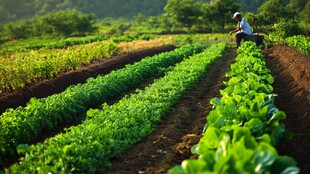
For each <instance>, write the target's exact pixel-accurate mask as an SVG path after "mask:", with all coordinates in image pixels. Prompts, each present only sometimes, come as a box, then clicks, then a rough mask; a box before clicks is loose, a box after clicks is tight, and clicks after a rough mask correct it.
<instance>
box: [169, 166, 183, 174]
mask: <svg viewBox="0 0 310 174" xmlns="http://www.w3.org/2000/svg"><path fill="white" fill-rule="evenodd" d="M168 173H169V174H186V172H185V170H184V169H183V168H182V167H181V166H175V167H173V168H172V169H170V170H169V171H168Z"/></svg>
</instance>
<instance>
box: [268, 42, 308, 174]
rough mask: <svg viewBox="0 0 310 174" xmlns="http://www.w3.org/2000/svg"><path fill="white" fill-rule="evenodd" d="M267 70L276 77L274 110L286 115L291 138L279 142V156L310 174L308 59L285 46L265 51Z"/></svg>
mask: <svg viewBox="0 0 310 174" xmlns="http://www.w3.org/2000/svg"><path fill="white" fill-rule="evenodd" d="M265 54H266V55H267V66H268V67H269V68H270V69H271V71H272V75H273V76H274V77H275V83H274V84H273V87H274V92H275V93H276V94H278V97H277V98H276V106H277V107H278V108H279V109H280V110H282V111H284V112H285V113H286V115H287V118H286V120H285V121H284V124H285V125H286V128H287V129H288V130H289V131H291V132H292V133H293V135H294V137H293V140H291V141H288V142H281V143H280V144H279V145H278V147H277V149H278V151H279V153H280V154H281V155H287V156H291V157H293V158H294V159H295V160H296V161H297V164H298V166H299V167H300V168H301V173H304V174H308V173H310V57H308V56H305V55H303V54H301V53H299V52H298V51H297V50H295V49H293V48H290V47H288V46H286V45H276V46H274V47H272V48H270V49H268V50H266V51H265Z"/></svg>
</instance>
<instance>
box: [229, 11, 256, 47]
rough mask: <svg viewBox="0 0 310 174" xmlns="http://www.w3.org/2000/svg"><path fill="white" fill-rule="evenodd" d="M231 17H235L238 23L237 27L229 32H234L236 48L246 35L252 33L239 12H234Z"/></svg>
mask: <svg viewBox="0 0 310 174" xmlns="http://www.w3.org/2000/svg"><path fill="white" fill-rule="evenodd" d="M232 18H233V19H235V20H236V21H237V22H238V24H237V28H236V29H235V30H233V31H230V32H229V34H230V35H232V33H236V42H237V48H238V47H239V46H240V43H241V40H242V39H243V38H245V37H247V36H250V35H252V31H251V27H250V25H249V24H248V23H247V21H246V20H245V18H244V17H242V16H241V14H240V12H236V13H235V14H234V16H233V17H232Z"/></svg>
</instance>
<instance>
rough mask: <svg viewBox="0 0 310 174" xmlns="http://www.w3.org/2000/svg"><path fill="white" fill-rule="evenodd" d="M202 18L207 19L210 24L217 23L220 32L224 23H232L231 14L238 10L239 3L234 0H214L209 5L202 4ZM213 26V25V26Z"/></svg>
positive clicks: (222, 30)
mask: <svg viewBox="0 0 310 174" xmlns="http://www.w3.org/2000/svg"><path fill="white" fill-rule="evenodd" d="M203 7H205V8H204V10H203V13H204V15H203V18H202V20H206V21H209V22H210V23H211V24H212V25H217V26H218V27H219V30H220V31H221V32H224V31H225V25H227V24H232V23H233V22H234V20H232V18H231V17H232V15H233V14H234V13H235V12H236V11H240V8H241V7H240V5H238V4H237V3H236V1H235V0H215V1H212V3H211V4H210V5H206V6H203ZM213 28H214V27H213Z"/></svg>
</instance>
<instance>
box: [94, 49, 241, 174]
mask: <svg viewBox="0 0 310 174" xmlns="http://www.w3.org/2000/svg"><path fill="white" fill-rule="evenodd" d="M235 56H236V51H235V49H229V50H228V52H227V53H226V54H225V56H224V57H223V58H221V59H220V60H219V61H218V63H217V64H215V65H214V66H213V67H212V68H211V69H210V70H209V71H208V72H207V73H206V74H205V76H204V77H203V78H202V79H201V80H200V82H199V84H197V87H196V88H193V89H191V90H190V91H188V92H187V93H186V94H185V95H184V96H183V97H182V99H181V101H180V102H179V103H178V104H176V105H175V106H174V107H173V108H172V110H171V113H170V114H168V115H167V117H166V118H165V119H164V120H163V121H162V122H161V123H160V124H159V125H158V126H157V127H156V131H155V132H154V133H152V134H151V135H150V136H149V137H147V138H145V139H143V140H142V141H140V142H138V143H137V145H135V146H134V147H133V148H132V149H130V150H128V151H127V152H125V153H124V154H123V155H122V156H121V157H118V158H115V159H113V160H112V169H111V170H109V171H107V172H104V173H111V174H112V173H113V174H115V173H122V174H123V173H167V171H168V170H169V169H170V168H172V167H173V166H175V165H177V164H180V163H181V162H182V161H183V160H184V159H187V158H191V157H193V155H192V153H191V151H190V149H191V147H192V146H193V145H194V144H197V143H198V141H199V139H200V138H201V136H202V130H203V128H204V125H205V123H206V115H207V114H208V113H209V111H210V110H211V109H212V106H211V105H210V104H209V101H210V100H211V99H212V98H213V97H220V94H219V90H220V89H221V88H222V87H223V86H222V81H223V80H225V76H224V74H225V72H227V71H229V65H230V64H231V63H232V62H233V61H234V57H235ZM98 173H100V172H99V171H98Z"/></svg>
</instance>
